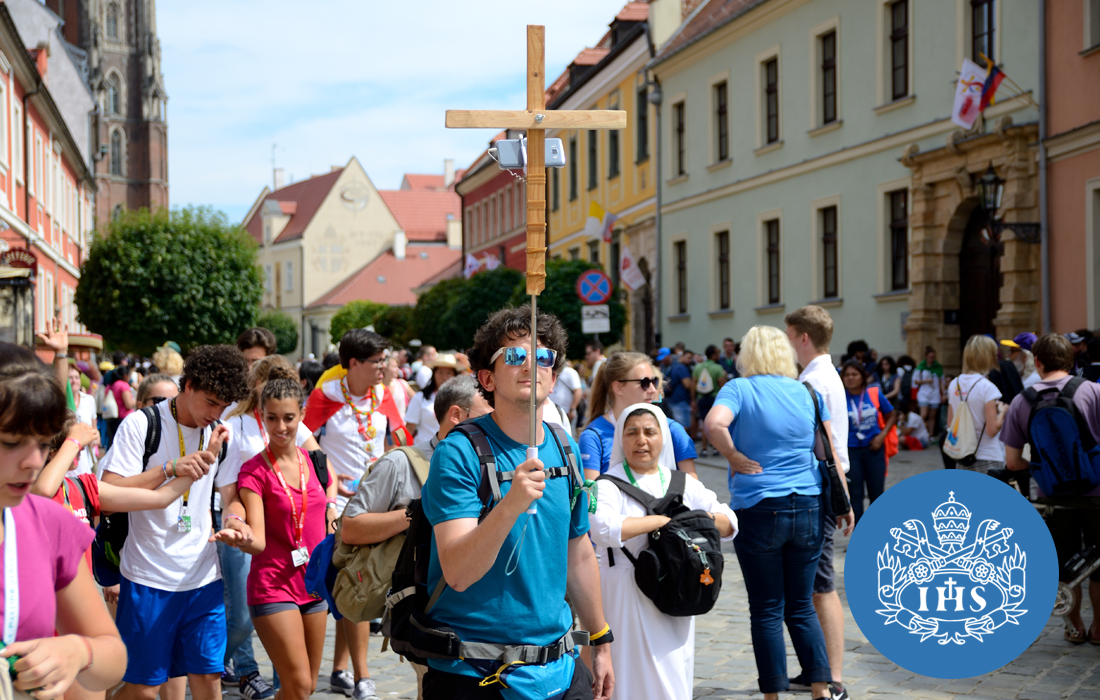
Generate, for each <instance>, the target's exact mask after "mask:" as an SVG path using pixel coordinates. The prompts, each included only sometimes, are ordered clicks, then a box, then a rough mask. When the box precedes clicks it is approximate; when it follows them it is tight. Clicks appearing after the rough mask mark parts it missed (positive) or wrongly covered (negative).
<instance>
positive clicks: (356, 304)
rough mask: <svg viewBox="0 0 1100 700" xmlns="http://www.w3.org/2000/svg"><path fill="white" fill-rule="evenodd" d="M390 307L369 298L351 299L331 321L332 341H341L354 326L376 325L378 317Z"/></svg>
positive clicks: (330, 333) (330, 332)
mask: <svg viewBox="0 0 1100 700" xmlns="http://www.w3.org/2000/svg"><path fill="white" fill-rule="evenodd" d="M389 308H390V307H388V306H386V305H385V304H380V303H379V302H377V301H370V300H368V299H356V300H355V301H349V302H348V303H346V304H344V306H343V307H342V308H341V309H340V310H339V311H337V312H336V315H334V316H333V317H332V321H331V322H330V323H329V335H331V336H332V342H333V343H334V344H335V343H339V342H340V339H341V338H343V337H344V334H345V333H347V332H348V331H350V330H351V329H352V328H366V327H367V326H372V325H374V323H375V321H376V320H377V319H378V317H379V316H380V315H382V314H383V313H385V312H386V311H388V310H389Z"/></svg>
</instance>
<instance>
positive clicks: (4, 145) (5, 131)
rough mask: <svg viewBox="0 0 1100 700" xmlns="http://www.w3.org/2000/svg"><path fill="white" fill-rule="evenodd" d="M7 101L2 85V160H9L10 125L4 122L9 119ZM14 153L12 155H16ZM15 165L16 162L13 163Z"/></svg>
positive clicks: (0, 148) (0, 98) (0, 132)
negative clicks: (5, 106) (8, 140)
mask: <svg viewBox="0 0 1100 700" xmlns="http://www.w3.org/2000/svg"><path fill="white" fill-rule="evenodd" d="M5 104H6V102H5V101H4V89H3V87H0V160H3V161H7V159H8V143H7V139H8V125H7V124H5V123H4V122H5V121H7V114H8V113H7V109H5V108H4V107H3V105H5ZM14 155H15V154H14V153H13V154H12V156H13V157H14ZM11 165H12V167H13V168H14V167H15V163H12V164H11Z"/></svg>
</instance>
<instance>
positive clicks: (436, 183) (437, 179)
mask: <svg viewBox="0 0 1100 700" xmlns="http://www.w3.org/2000/svg"><path fill="white" fill-rule="evenodd" d="M401 189H403V190H441V189H443V176H442V175H417V174H415V173H405V179H404V180H402V182H401Z"/></svg>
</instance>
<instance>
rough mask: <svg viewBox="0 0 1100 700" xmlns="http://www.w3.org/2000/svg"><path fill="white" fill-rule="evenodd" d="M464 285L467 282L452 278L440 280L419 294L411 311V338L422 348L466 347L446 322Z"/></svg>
mask: <svg viewBox="0 0 1100 700" xmlns="http://www.w3.org/2000/svg"><path fill="white" fill-rule="evenodd" d="M466 286H467V280H465V279H463V278H461V277H455V278H452V279H447V280H442V281H441V282H439V283H438V284H436V285H435V286H434V287H432V288H431V289H429V290H428V291H426V292H424V293H423V294H421V295H420V298H419V299H417V300H416V309H415V310H414V311H413V332H414V337H416V338H419V339H420V341H421V342H422V343H424V344H425V345H434V346H436V347H438V348H459V347H465V345H463V344H461V342H460V339H459V338H457V336H456V334H455V332H454V329H453V328H451V327H450V323H449V319H450V310H451V306H452V305H453V304H454V303H455V302H456V301H457V300H458V298H459V297H460V296H461V295H462V293H463V291H464V290H465V289H466ZM466 344H469V341H466Z"/></svg>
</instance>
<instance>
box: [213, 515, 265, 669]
mask: <svg viewBox="0 0 1100 700" xmlns="http://www.w3.org/2000/svg"><path fill="white" fill-rule="evenodd" d="M221 519H222V518H221V513H215V514H214V522H217V523H220V522H221ZM218 559H219V560H221V566H222V581H223V582H224V583H225V621H226V627H227V628H228V629H227V632H228V635H227V636H228V639H227V642H226V645H225V667H226V668H229V666H230V664H229V662H230V660H232V661H233V672H234V673H236V674H237V675H238V676H247V675H248V674H250V673H252V672H253V671H256V670H258V669H259V666H257V665H256V657H255V656H254V655H253V653H252V618H250V617H249V616H248V601H247V597H246V593H245V585H246V584H247V582H248V570H249V569H250V568H251V567H252V556H251V555H250V554H245V553H244V552H242V551H241V550H239V549H237V548H236V547H230V546H228V545H225V544H222V543H221V542H218Z"/></svg>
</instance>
